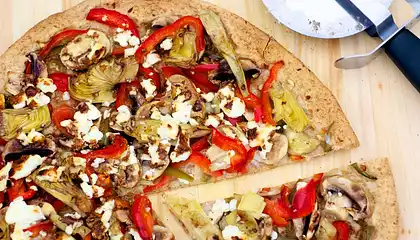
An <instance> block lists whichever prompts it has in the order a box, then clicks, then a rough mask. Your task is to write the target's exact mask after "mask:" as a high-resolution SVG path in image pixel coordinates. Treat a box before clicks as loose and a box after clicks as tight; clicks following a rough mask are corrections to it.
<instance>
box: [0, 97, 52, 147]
mask: <svg viewBox="0 0 420 240" xmlns="http://www.w3.org/2000/svg"><path fill="white" fill-rule="evenodd" d="M50 123H51V117H50V111H49V109H48V106H46V105H45V106H42V107H39V108H36V109H33V110H32V109H29V108H23V109H5V110H2V111H1V116H0V136H1V137H2V138H3V139H5V140H10V139H12V138H14V137H16V136H17V134H18V133H19V132H25V133H27V132H30V131H31V130H32V129H35V130H36V131H38V130H40V129H41V128H43V127H46V126H48V125H49V124H50Z"/></svg>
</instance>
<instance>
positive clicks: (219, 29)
mask: <svg viewBox="0 0 420 240" xmlns="http://www.w3.org/2000/svg"><path fill="white" fill-rule="evenodd" d="M200 20H201V22H202V23H203V25H204V28H205V29H206V32H207V33H208V35H209V36H210V39H211V41H212V42H213V44H214V46H215V47H216V48H217V50H218V51H219V52H220V54H221V55H222V56H223V58H224V59H225V60H226V61H227V63H228V64H229V67H230V68H231V70H232V73H233V75H235V78H236V83H237V84H238V87H239V89H240V91H241V93H242V95H243V96H245V97H246V96H248V94H249V92H248V86H247V84H246V79H245V73H244V70H243V68H242V65H241V63H240V62H239V59H238V57H237V56H236V53H235V49H234V47H233V43H232V41H231V39H230V38H229V36H228V34H227V32H226V29H225V27H224V26H223V22H222V20H221V19H220V17H219V16H218V15H217V14H216V13H215V12H213V11H211V10H204V11H202V12H200Z"/></svg>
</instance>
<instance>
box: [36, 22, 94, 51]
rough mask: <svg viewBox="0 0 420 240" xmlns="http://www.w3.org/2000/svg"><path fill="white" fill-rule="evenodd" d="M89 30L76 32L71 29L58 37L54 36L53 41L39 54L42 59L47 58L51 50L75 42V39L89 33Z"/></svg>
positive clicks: (57, 35) (58, 34)
mask: <svg viewBox="0 0 420 240" xmlns="http://www.w3.org/2000/svg"><path fill="white" fill-rule="evenodd" d="M87 32H88V30H87V29H86V30H74V29H69V30H64V31H62V32H60V33H57V34H56V35H54V36H53V37H52V38H51V40H50V41H49V42H48V43H47V44H46V45H45V46H44V47H43V48H42V49H41V51H40V52H39V56H40V57H41V58H43V57H45V56H47V55H48V54H49V53H50V52H51V50H52V49H53V48H55V47H57V46H60V45H63V44H65V43H66V42H68V41H71V40H73V38H75V37H77V36H79V35H82V34H84V33H87Z"/></svg>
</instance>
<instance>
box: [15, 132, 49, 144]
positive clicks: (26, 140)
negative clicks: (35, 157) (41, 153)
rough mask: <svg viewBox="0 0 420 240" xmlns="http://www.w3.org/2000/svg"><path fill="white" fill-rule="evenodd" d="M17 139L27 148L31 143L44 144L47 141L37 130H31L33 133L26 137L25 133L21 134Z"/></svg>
mask: <svg viewBox="0 0 420 240" xmlns="http://www.w3.org/2000/svg"><path fill="white" fill-rule="evenodd" d="M17 139H18V140H20V143H21V144H22V145H23V146H27V145H28V144H30V143H36V142H42V141H44V140H45V136H44V134H42V133H40V132H37V131H35V129H31V131H30V132H29V133H28V135H26V134H25V133H24V132H21V133H20V134H19V135H18V136H17Z"/></svg>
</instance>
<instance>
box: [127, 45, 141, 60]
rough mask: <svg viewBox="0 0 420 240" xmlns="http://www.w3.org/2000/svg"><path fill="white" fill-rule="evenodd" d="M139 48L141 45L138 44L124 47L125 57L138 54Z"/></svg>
mask: <svg viewBox="0 0 420 240" xmlns="http://www.w3.org/2000/svg"><path fill="white" fill-rule="evenodd" d="M138 48H139V46H138V45H137V46H134V47H132V48H126V49H124V57H125V58H127V57H130V56H134V54H136V52H137V49H138Z"/></svg>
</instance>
